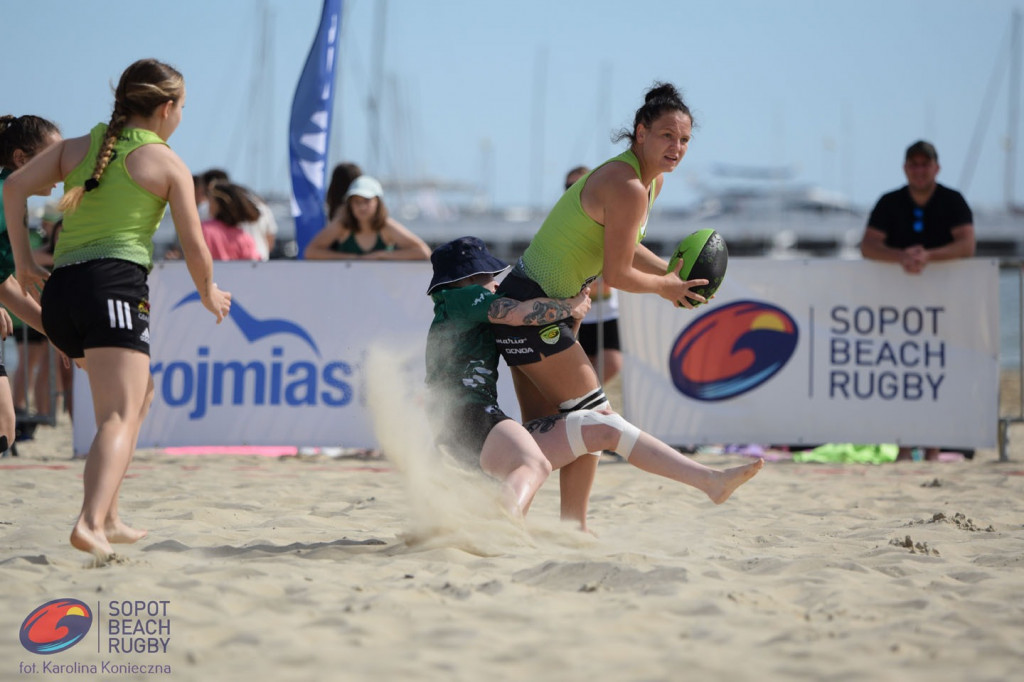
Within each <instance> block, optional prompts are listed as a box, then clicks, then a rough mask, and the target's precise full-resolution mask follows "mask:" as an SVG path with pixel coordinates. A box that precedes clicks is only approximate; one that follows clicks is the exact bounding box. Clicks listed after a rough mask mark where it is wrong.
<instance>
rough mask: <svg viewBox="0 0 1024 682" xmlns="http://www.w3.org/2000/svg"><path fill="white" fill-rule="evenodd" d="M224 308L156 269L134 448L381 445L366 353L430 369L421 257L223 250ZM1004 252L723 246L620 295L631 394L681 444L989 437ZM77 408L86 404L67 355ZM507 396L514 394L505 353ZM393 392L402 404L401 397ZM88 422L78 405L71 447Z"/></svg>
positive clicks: (172, 270)
mask: <svg viewBox="0 0 1024 682" xmlns="http://www.w3.org/2000/svg"><path fill="white" fill-rule="evenodd" d="M215 272H216V279H217V282H218V283H219V284H220V285H221V287H222V288H223V289H226V290H228V291H230V292H232V294H233V297H234V298H233V305H232V310H231V316H230V317H229V318H228V319H226V320H224V322H223V323H221V324H220V325H217V324H215V323H214V320H213V317H212V316H211V315H210V313H209V312H207V311H206V309H205V308H203V306H202V304H201V303H200V302H199V300H198V297H197V295H196V294H195V289H194V288H193V286H192V281H191V279H190V278H189V276H188V271H187V270H186V268H185V265H184V263H181V262H170V263H162V264H158V265H157V266H156V267H155V268H154V270H153V272H152V273H151V275H150V279H149V282H150V301H151V308H152V319H151V325H152V326H151V339H152V342H151V343H152V345H151V354H152V355H151V371H152V375H153V381H154V387H155V395H154V400H153V405H152V407H151V409H150V412H149V415H148V417H147V418H146V420H145V422H144V423H143V427H142V431H141V433H140V435H139V446H140V447H172V446H190V445H193V446H195V445H211V446H216V445H227V446H242V445H308V446H338V445H341V446H346V447H366V448H369V447H376V445H377V440H376V437H375V435H374V433H373V421H372V419H371V415H370V414H369V413H368V410H367V408H366V390H365V389H366V380H367V379H366V376H365V375H364V373H363V362H364V360H365V357H366V353H367V351H368V350H369V349H370V348H371V347H374V348H384V349H387V350H390V351H394V352H395V358H396V360H395V361H396V362H401V363H402V364H403V370H404V372H405V376H406V377H407V378H408V381H409V382H410V385H418V384H421V383H422V380H423V373H424V369H423V350H424V344H425V342H426V333H427V329H428V327H429V325H430V320H431V318H432V306H431V303H430V300H429V298H428V297H427V296H426V295H425V294H424V293H423V292H424V291H426V287H427V283H428V282H429V281H430V264H429V263H426V262H408V263H406V262H373V263H363V262H352V263H346V262H304V261H272V262H269V263H247V262H246V263H241V262H227V263H225V262H218V263H216V266H215ZM997 273H998V265H997V263H996V262H995V261H989V260H971V261H961V262H956V263H948V264H945V263H944V264H933V265H930V266H929V267H928V268H927V269H926V270H925V272H924V273H923V274H922V275H920V276H917V277H910V276H907V275H905V274H903V272H902V271H901V270H900V269H899V267H897V266H888V265H883V264H878V263H869V262H862V261H837V260H806V261H798V260H793V261H779V260H770V259H760V258H734V259H732V262H731V263H730V265H729V272H728V275H727V276H726V280H725V283H724V284H723V286H722V287H721V289H719V291H718V294H717V296H716V297H715V299H714V301H713V302H712V304H711V305H708V306H703V307H701V308H698V309H696V310H695V311H687V310H682V309H675V308H672V307H671V306H670V305H669V304H668V303H666V302H665V301H664V300H663V299H661V298H659V297H656V296H650V295H642V296H637V295H629V294H623V296H622V304H621V307H622V311H621V315H622V318H621V321H620V334H621V336H622V342H623V350H624V352H625V366H624V369H623V372H622V377H623V413H624V416H626V417H627V418H628V419H629V420H630V421H632V422H634V423H635V424H637V425H638V426H640V427H641V428H643V429H644V430H646V431H649V432H651V433H653V434H655V435H657V436H658V437H659V438H661V439H663V440H665V441H667V442H669V443H672V444H674V445H695V444H704V443H763V444H769V443H770V444H814V443H825V442H858V443H882V442H898V443H906V444H910V445H930V444H935V445H942V446H948V447H994V445H995V438H996V433H997V430H996V424H997V419H998V417H997V410H998V407H997V399H998V396H997V385H998V291H997V289H998V279H997ZM77 374H78V377H77V378H76V385H75V389H76V390H75V400H76V403H77V404H76V408H77V409H76V412H78V413H79V414H82V415H88V414H90V413H91V411H92V408H91V400H90V396H89V392H88V383H87V380H86V377H85V375H84V374H83V373H81V372H77ZM499 391H500V395H501V405H502V407H503V409H504V410H505V411H506V412H507V413H508V414H509V415H510V416H513V417H518V415H519V410H518V405H517V403H516V400H515V395H514V392H513V391H512V386H511V379H510V377H509V372H508V370H507V369H506V368H504V367H503V368H502V378H501V381H500V382H499ZM395 409H397V410H400V409H403V408H402V406H401V405H396V406H395ZM94 434H95V424H94V423H93V421H92V420H91V419H77V420H75V422H74V447H75V451H76V452H79V453H84V452H86V451H87V450H88V447H89V443H90V442H91V441H92V438H93V436H94Z"/></svg>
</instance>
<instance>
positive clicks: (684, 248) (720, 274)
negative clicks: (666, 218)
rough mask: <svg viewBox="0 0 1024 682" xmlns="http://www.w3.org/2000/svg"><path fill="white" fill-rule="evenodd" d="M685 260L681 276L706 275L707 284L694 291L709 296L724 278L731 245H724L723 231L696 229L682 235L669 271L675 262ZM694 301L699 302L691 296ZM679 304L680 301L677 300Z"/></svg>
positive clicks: (686, 277)
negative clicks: (683, 237)
mask: <svg viewBox="0 0 1024 682" xmlns="http://www.w3.org/2000/svg"><path fill="white" fill-rule="evenodd" d="M679 261H683V265H682V267H681V268H679V277H680V279H682V280H683V281H687V280H691V279H706V280H707V281H708V283H707V284H706V285H704V286H700V287H694V288H693V289H691V291H693V292H695V293H698V294H700V295H701V296H703V297H704V298H706V299H709V300H710V299H711V296H712V295H713V294H714V293H715V292H716V291H718V287H720V286H721V285H722V280H724V279H725V268H726V266H728V264H729V249H728V248H726V246H725V240H724V239H722V235H720V234H718V232H716V231H714V230H697V231H696V232H694V233H693V234H691V235H690V236H688V237H686V238H685V239H683V240H682V241H681V242H679V244H678V245H677V246H676V250H675V253H674V254H673V255H672V258H671V260H669V262H668V271H669V272H672V271H673V270H675V268H676V264H677V263H678V262H679ZM690 302H691V303H693V304H694V305H700V304H699V303H697V301H694V300H693V299H690ZM676 305H677V306H678V305H680V303H679V302H676Z"/></svg>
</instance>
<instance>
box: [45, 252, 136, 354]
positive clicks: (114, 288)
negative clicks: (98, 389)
mask: <svg viewBox="0 0 1024 682" xmlns="http://www.w3.org/2000/svg"><path fill="white" fill-rule="evenodd" d="M146 275H147V273H146V269H145V268H144V267H142V266H141V265H138V264H136V263H130V262H128V261H124V260H118V259H114V258H103V259H98V260H90V261H85V262H83V263H75V264H74V265H65V266H63V267H59V268H57V269H56V270H54V271H53V274H51V275H50V279H48V280H47V281H46V285H45V286H44V287H43V296H42V299H41V300H40V304H41V305H42V308H43V329H44V330H46V335H47V336H48V337H50V341H52V342H53V345H55V346H56V347H57V348H59V349H60V350H62V351H63V352H64V353H65V354H66V355H67V356H68V357H70V358H80V357H84V356H85V351H86V349H87V348H131V349H133V350H137V351H141V352H143V353H145V354H146V355H149V285H148V284H147V283H146Z"/></svg>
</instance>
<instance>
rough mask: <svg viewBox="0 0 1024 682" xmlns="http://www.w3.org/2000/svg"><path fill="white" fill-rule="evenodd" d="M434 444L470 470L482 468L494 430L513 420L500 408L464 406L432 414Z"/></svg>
mask: <svg viewBox="0 0 1024 682" xmlns="http://www.w3.org/2000/svg"><path fill="white" fill-rule="evenodd" d="M431 416H432V419H431V421H432V427H433V429H434V441H435V442H436V443H437V445H438V447H440V448H441V449H442V450H444V451H445V452H447V453H448V454H450V455H451V456H452V457H454V458H455V459H456V460H457V461H458V462H459V463H461V464H462V465H464V466H467V467H479V466H480V453H481V452H482V451H483V449H484V441H486V440H487V436H488V435H490V433H491V429H493V428H494V427H495V426H497V425H498V424H500V423H501V422H503V421H505V420H506V419H511V417H509V416H508V415H507V414H505V413H504V412H502V411H501V408H500V407H498V406H497V405H482V404H480V403H468V402H467V403H461V404H459V405H456V406H455V407H449V408H448V409H447V410H445V411H443V412H442V411H441V408H438V410H437V411H435V412H433V413H432V415H431Z"/></svg>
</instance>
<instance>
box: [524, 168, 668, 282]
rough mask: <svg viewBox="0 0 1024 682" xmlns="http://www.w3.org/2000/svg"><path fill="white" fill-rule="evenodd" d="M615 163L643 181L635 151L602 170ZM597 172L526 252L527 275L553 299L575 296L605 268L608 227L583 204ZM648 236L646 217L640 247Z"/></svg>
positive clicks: (573, 191) (571, 193)
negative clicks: (632, 172)
mask: <svg viewBox="0 0 1024 682" xmlns="http://www.w3.org/2000/svg"><path fill="white" fill-rule="evenodd" d="M613 161H622V162H624V163H628V164H629V166H630V168H632V169H633V170H634V171H635V172H636V176H637V177H638V178H639V177H640V162H639V161H638V160H637V158H636V155H635V154H633V152H632V151H631V150H626V151H624V152H623V153H621V154H619V155H618V156H616V157H615V158H612V159H608V160H607V161H605V162H604V163H602V164H601V166H604V165H606V164H609V163H611V162H613ZM601 166H598V168H600V167H601ZM594 170H597V169H594ZM593 172H594V171H591V172H590V173H587V174H586V175H584V176H583V177H582V178H580V179H579V180H577V181H576V183H575V184H574V185H573V186H572V187H570V188H569V189H567V190H566V191H565V194H563V195H562V198H561V199H559V200H558V203H556V204H555V207H554V208H553V209H551V212H550V213H549V214H548V217H547V218H545V219H544V223H543V224H542V225H541V226H540V230H538V231H537V234H536V235H534V237H533V240H532V241H531V242H530V245H529V246H528V247H526V251H525V252H523V258H522V262H523V270H525V272H526V275H527V276H528V277H529V278H530V279H532V280H533V281H534V282H536V283H537V284H539V285H540V287H541V288H542V289H543V290H544V293H546V294H547V295H548V296H551V297H552V298H569V297H571V296H575V295H576V294H578V293H579V291H580V289H581V288H582V287H583V285H584V284H585V283H586V282H587V281H588V280H593V279H594V278H596V277H597V276H598V275H600V274H601V270H602V269H603V268H604V225H602V224H601V223H599V222H597V221H596V220H594V219H593V218H591V217H590V216H588V215H587V213H586V211H584V210H583V204H582V203H581V201H580V193H581V192H582V191H583V185H585V184H586V182H587V179H588V178H589V177H590V174H591V173H593ZM654 188H655V183H653V182H652V183H651V190H650V195H649V197H648V201H647V214H648V215H650V212H651V207H652V206H653V205H654ZM646 233H647V218H646V217H645V218H644V223H643V225H640V226H639V227H638V228H637V235H636V243H638V244H639V243H640V241H641V240H642V239H643V238H644V235H645V234H646Z"/></svg>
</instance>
